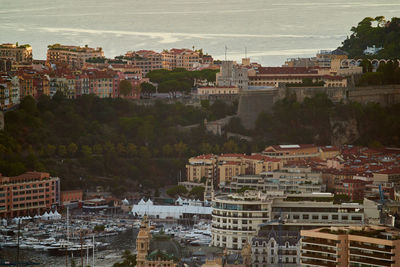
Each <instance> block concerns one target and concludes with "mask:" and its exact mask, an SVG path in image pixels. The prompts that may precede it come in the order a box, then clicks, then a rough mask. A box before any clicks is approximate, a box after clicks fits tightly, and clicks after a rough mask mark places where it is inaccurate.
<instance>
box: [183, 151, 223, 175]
mask: <svg viewBox="0 0 400 267" xmlns="http://www.w3.org/2000/svg"><path fill="white" fill-rule="evenodd" d="M216 163H217V156H216V155H213V154H208V155H201V156H197V157H192V158H190V159H189V164H186V177H187V180H188V181H190V182H200V181H201V180H202V178H203V177H205V178H206V179H214V178H215V177H216V174H217V166H216Z"/></svg>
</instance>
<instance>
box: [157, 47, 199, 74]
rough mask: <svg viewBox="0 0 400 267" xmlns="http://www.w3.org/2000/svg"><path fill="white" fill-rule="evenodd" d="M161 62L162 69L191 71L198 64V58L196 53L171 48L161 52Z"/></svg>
mask: <svg viewBox="0 0 400 267" xmlns="http://www.w3.org/2000/svg"><path fill="white" fill-rule="evenodd" d="M161 60H162V67H163V69H167V70H173V69H176V68H184V69H186V70H191V69H193V68H194V67H195V66H196V65H198V64H199V63H200V56H199V53H198V52H196V51H193V50H190V49H176V48H173V49H171V50H164V51H163V52H161Z"/></svg>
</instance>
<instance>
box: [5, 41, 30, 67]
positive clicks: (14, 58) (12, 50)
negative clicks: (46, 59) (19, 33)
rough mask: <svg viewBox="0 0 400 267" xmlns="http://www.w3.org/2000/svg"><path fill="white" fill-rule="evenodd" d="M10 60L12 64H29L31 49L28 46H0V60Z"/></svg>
mask: <svg viewBox="0 0 400 267" xmlns="http://www.w3.org/2000/svg"><path fill="white" fill-rule="evenodd" d="M1 59H2V60H10V61H11V62H12V63H13V64H31V63H32V47H31V46H30V45H28V44H25V45H18V43H16V44H0V60H1Z"/></svg>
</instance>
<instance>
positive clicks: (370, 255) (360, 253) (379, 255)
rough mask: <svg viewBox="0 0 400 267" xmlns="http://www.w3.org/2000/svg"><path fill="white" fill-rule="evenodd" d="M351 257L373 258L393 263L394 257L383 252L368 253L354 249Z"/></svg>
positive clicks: (351, 250) (351, 251)
mask: <svg viewBox="0 0 400 267" xmlns="http://www.w3.org/2000/svg"><path fill="white" fill-rule="evenodd" d="M350 255H354V256H358V257H367V258H373V259H378V260H387V261H391V260H392V256H393V255H392V254H386V253H381V252H372V253H366V252H365V250H361V249H352V248H351V249H350Z"/></svg>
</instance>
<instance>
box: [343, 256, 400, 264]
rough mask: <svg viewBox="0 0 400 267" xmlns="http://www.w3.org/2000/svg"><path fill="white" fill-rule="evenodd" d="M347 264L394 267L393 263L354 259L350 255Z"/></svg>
mask: <svg viewBox="0 0 400 267" xmlns="http://www.w3.org/2000/svg"><path fill="white" fill-rule="evenodd" d="M349 263H350V264H351V263H360V264H362V265H363V264H365V265H374V266H382V267H390V266H394V265H392V264H394V262H393V261H390V262H388V261H380V260H374V259H369V258H368V259H363V258H355V257H354V256H352V255H350V260H349Z"/></svg>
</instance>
